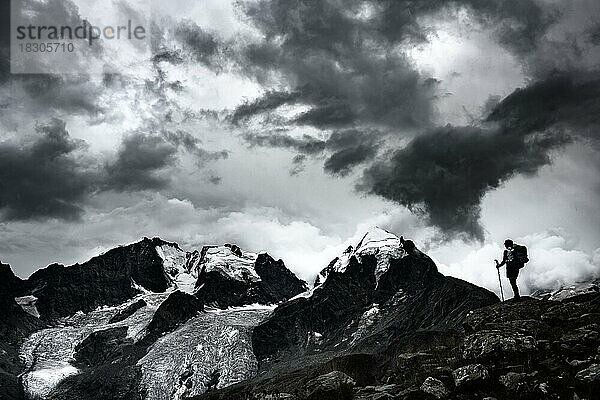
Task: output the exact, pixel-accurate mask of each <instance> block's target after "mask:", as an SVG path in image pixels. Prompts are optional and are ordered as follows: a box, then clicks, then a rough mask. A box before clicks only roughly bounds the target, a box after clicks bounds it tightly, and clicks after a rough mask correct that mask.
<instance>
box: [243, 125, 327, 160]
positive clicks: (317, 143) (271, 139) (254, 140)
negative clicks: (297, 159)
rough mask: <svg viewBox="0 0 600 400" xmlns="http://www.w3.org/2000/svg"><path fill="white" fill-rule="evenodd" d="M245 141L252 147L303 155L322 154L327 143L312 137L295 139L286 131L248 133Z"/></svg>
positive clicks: (306, 136) (304, 136)
mask: <svg viewBox="0 0 600 400" xmlns="http://www.w3.org/2000/svg"><path fill="white" fill-rule="evenodd" d="M243 139H244V140H245V141H246V142H247V143H249V144H250V145H251V146H262V147H278V148H284V149H292V150H295V151H297V152H299V153H302V154H320V153H322V152H323V151H324V150H325V146H326V144H325V141H324V140H321V139H316V138H314V137H312V136H310V135H303V136H301V137H294V136H291V135H289V134H288V133H286V132H285V131H282V130H281V131H275V132H269V133H254V132H246V133H244V134H243Z"/></svg>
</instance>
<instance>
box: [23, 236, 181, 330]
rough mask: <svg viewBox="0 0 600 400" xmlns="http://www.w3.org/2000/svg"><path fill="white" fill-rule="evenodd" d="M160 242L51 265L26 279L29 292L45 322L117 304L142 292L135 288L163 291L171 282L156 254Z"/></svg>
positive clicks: (154, 240) (135, 245)
mask: <svg viewBox="0 0 600 400" xmlns="http://www.w3.org/2000/svg"><path fill="white" fill-rule="evenodd" d="M163 243H164V242H163V241H161V240H160V239H148V238H144V240H142V241H140V242H137V243H134V244H131V245H128V246H123V247H118V248H115V249H112V250H109V251H107V252H106V253H104V254H102V255H100V256H97V257H94V258H92V259H91V260H89V261H87V262H85V263H83V264H75V265H72V266H70V267H64V266H62V265H59V264H52V265H50V266H48V267H46V268H44V269H41V270H39V271H37V272H35V273H34V274H32V275H31V277H30V278H29V279H28V280H27V282H26V284H25V286H26V293H24V294H30V295H33V296H35V297H36V298H37V299H38V301H37V309H38V311H39V313H40V315H41V317H42V318H43V319H55V318H60V317H65V316H69V315H73V314H75V313H76V312H77V311H80V310H81V311H83V312H89V311H91V310H93V309H95V308H97V307H100V306H105V305H115V304H120V303H122V302H124V301H125V300H127V299H130V298H132V297H134V296H135V295H136V294H138V293H139V290H138V289H136V287H135V285H139V286H141V287H142V288H144V289H147V290H150V291H153V292H164V291H165V290H166V289H167V288H168V287H170V286H171V282H170V280H169V278H168V277H167V275H166V274H165V271H164V269H163V260H162V258H161V257H160V255H159V254H158V252H157V251H156V247H157V246H158V245H161V244H163Z"/></svg>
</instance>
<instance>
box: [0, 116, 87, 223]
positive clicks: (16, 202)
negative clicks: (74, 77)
mask: <svg viewBox="0 0 600 400" xmlns="http://www.w3.org/2000/svg"><path fill="white" fill-rule="evenodd" d="M36 131H37V133H38V135H39V137H37V138H36V139H35V140H34V141H33V142H31V143H28V144H26V145H23V146H17V145H12V144H7V143H0V214H1V216H2V219H4V220H27V219H44V218H60V219H70V220H73V219H78V218H79V217H80V216H81V213H82V212H83V210H82V204H83V203H84V201H85V200H86V197H87V196H88V195H89V193H90V192H91V191H92V190H93V188H94V187H95V184H96V181H97V179H98V177H97V175H96V174H94V173H91V172H90V171H89V170H87V169H86V168H85V167H86V166H85V165H84V164H82V163H81V161H80V160H78V158H77V157H76V152H77V151H78V150H82V149H83V148H84V143H83V142H81V141H76V140H73V139H71V138H70V137H69V134H68V132H67V131H66V129H65V123H64V122H63V121H61V120H59V119H54V120H52V121H51V122H50V123H49V124H47V125H40V126H38V127H37V128H36Z"/></svg>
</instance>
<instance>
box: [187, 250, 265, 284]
mask: <svg viewBox="0 0 600 400" xmlns="http://www.w3.org/2000/svg"><path fill="white" fill-rule="evenodd" d="M203 252H204V257H203V258H202V259H201V260H200V261H199V262H200V264H198V265H197V266H196V267H195V269H202V268H205V269H206V272H211V271H216V272H218V273H220V274H222V275H223V276H225V277H227V278H230V279H234V280H237V281H240V282H259V281H260V280H261V279H260V276H258V274H257V273H256V271H255V270H254V262H255V261H256V258H257V257H258V254H257V253H252V252H244V251H241V250H240V252H239V253H236V252H234V251H233V250H232V248H231V247H229V246H210V247H208V246H207V247H206V249H203ZM197 273H199V271H198V272H197Z"/></svg>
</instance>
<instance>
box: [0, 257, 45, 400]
mask: <svg viewBox="0 0 600 400" xmlns="http://www.w3.org/2000/svg"><path fill="white" fill-rule="evenodd" d="M22 285H23V281H22V280H21V279H20V278H18V277H16V276H15V275H14V273H13V272H12V269H11V268H10V265H8V264H3V263H1V262H0V398H1V399H7V400H12V399H22V398H23V396H24V394H23V390H22V388H21V385H20V384H19V379H18V374H19V373H20V372H21V370H22V366H21V363H20V360H19V356H18V351H17V349H18V348H19V346H20V345H21V343H22V341H23V340H24V339H25V338H26V337H27V336H28V335H29V334H31V333H32V332H34V331H36V330H38V329H41V328H43V327H45V324H44V323H43V322H42V321H40V320H39V319H37V318H35V317H34V316H32V315H30V314H28V313H27V312H26V311H25V310H23V308H22V307H20V306H19V305H18V304H17V302H16V301H15V296H16V295H18V294H19V291H20V290H22Z"/></svg>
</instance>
